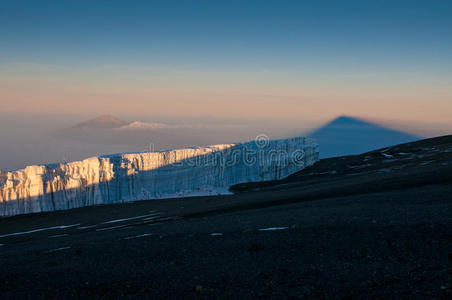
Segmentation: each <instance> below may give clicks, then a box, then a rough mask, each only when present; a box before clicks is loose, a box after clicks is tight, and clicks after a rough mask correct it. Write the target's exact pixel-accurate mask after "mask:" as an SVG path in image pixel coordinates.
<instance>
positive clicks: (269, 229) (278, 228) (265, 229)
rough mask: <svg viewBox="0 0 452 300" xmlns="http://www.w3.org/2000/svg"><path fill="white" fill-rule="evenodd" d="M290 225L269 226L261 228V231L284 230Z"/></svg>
mask: <svg viewBox="0 0 452 300" xmlns="http://www.w3.org/2000/svg"><path fill="white" fill-rule="evenodd" d="M287 228H289V227H268V228H261V229H259V231H274V230H284V229H287Z"/></svg>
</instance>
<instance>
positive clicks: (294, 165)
mask: <svg viewBox="0 0 452 300" xmlns="http://www.w3.org/2000/svg"><path fill="white" fill-rule="evenodd" d="M318 157H319V150H318V145H317V144H316V143H315V142H314V141H313V140H311V139H308V138H303V137H295V138H290V139H282V140H265V139H264V140H256V141H252V142H248V143H240V144H224V145H214V146H209V147H199V148H185V149H179V150H169V151H161V152H143V153H123V154H114V155H108V156H100V157H92V158H88V159H85V160H82V161H76V162H69V163H59V164H52V165H33V166H27V167H25V168H24V169H20V170H15V171H0V216H12V215H17V214H25V213H34V212H44V211H53V210H63V209H71V208H76V207H83V206H89V205H97V204H108V203H118V202H127V201H134V200H145V199H158V198H171V197H184V196H195V195H212V194H225V193H228V188H229V187H230V186H231V185H234V184H238V183H243V182H251V181H264V180H274V179H281V178H284V177H286V176H288V175H290V174H292V173H294V172H297V171H299V170H301V169H303V168H304V167H306V166H309V165H312V164H313V163H315V162H316V161H317V160H318Z"/></svg>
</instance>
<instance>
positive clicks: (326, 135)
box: [308, 116, 419, 158]
mask: <svg viewBox="0 0 452 300" xmlns="http://www.w3.org/2000/svg"><path fill="white" fill-rule="evenodd" d="M308 136H309V137H312V138H315V139H316V140H317V142H318V143H319V146H320V157H321V158H327V157H335V156H343V155H354V154H361V153H364V152H367V151H371V150H375V149H378V148H383V147H388V146H393V145H397V144H401V143H407V142H412V141H415V140H418V139H419V137H417V136H414V135H411V134H409V133H405V132H401V131H397V130H393V129H390V128H385V127H383V126H380V125H378V124H374V123H370V122H367V121H364V120H361V119H359V118H353V117H349V116H340V117H338V118H336V119H334V120H332V121H330V122H328V123H327V124H325V125H324V126H322V127H320V128H319V129H317V130H315V131H313V132H311V133H309V134H308Z"/></svg>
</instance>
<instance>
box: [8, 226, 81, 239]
mask: <svg viewBox="0 0 452 300" xmlns="http://www.w3.org/2000/svg"><path fill="white" fill-rule="evenodd" d="M78 225H80V224H73V225H60V226H53V227H46V228H39V229H33V230H30V231H21V232H14V233H8V234H4V235H0V238H3V237H8V236H16V235H24V234H30V233H35V232H40V231H46V230H56V229H66V228H71V227H75V226H78Z"/></svg>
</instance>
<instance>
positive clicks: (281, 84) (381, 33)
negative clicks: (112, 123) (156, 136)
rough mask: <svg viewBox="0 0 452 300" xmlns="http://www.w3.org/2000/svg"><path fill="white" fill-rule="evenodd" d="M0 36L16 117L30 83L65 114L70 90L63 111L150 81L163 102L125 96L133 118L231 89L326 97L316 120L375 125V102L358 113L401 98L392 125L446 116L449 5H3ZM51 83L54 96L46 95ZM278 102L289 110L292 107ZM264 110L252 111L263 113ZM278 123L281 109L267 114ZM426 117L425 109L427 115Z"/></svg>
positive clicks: (1, 71)
mask: <svg viewBox="0 0 452 300" xmlns="http://www.w3.org/2000/svg"><path fill="white" fill-rule="evenodd" d="M0 37H1V39H0V43H1V44H0V79H2V80H3V81H4V82H6V83H5V84H4V85H3V87H4V88H5V86H6V88H8V90H7V91H6V92H5V93H4V95H16V96H14V99H13V98H11V97H12V96H11V97H9V96H3V97H9V98H8V99H6V98H5V103H6V108H4V109H3V111H8V110H13V111H20V110H21V109H27V108H28V107H29V105H28V104H27V103H28V102H27V101H28V100H26V99H25V98H27V97H29V96H27V95H26V94H23V95H22V94H21V95H22V96H20V95H19V96H17V94H18V93H19V92H20V93H22V92H23V90H24V89H28V90H31V89H33V88H34V87H33V84H36V85H38V83H39V85H40V86H41V89H42V88H43V87H45V86H46V84H48V85H49V87H48V89H47V91H46V93H47V95H48V99H47V98H45V97H44V96H42V97H40V98H39V99H40V100H39V101H42V102H43V103H44V105H43V107H44V108H46V107H47V108H48V107H54V105H52V103H54V101H56V100H55V99H60V100H58V101H61V102H62V103H64V105H62V107H61V108H58V106H57V107H56V108H55V110H56V112H58V109H61V110H62V111H63V110H64V109H65V108H66V107H69V108H70V109H72V110H75V108H71V106H70V105H69V106H68V105H66V103H65V100H64V99H66V98H65V97H66V96H67V93H69V92H68V91H69V90H71V88H72V89H75V90H76V92H73V93H72V94H71V95H70V97H69V96H68V97H67V99H69V98H70V100H67V102H71V103H74V101H76V100H75V99H77V97H76V95H78V96H80V97H84V98H87V97H91V96H90V95H92V94H93V93H102V92H103V91H104V90H105V89H107V88H108V87H107V86H106V85H105V82H106V81H108V86H112V85H113V86H118V85H120V86H123V88H124V90H127V89H128V90H129V91H130V90H134V91H135V93H132V94H130V95H128V98H129V101H131V102H132V103H133V101H135V100H134V99H133V97H135V96H136V95H137V94H138V93H139V91H140V90H144V89H145V88H146V87H148V86H149V84H150V83H151V84H156V85H157V86H158V87H159V88H160V90H158V93H157V94H159V95H162V98H161V99H164V100H161V99H158V98H156V95H155V93H154V92H155V91H149V89H147V90H146V93H149V94H146V93H145V92H144V93H143V94H142V95H148V97H147V98H146V99H147V100H146V99H144V98H143V99H141V100H136V101H137V105H136V106H137V110H139V111H140V112H141V111H142V107H143V106H142V104H143V103H145V102H146V101H147V102H146V103H149V104H152V105H156V107H159V109H160V110H161V112H162V111H164V110H165V109H169V108H166V107H165V106H162V103H160V102H162V101H168V99H175V101H176V102H178V101H179V102H184V101H185V102H186V101H190V100H187V99H185V98H178V97H179V96H178V95H180V94H182V91H187V90H190V91H194V92H193V93H194V94H193V95H192V96H193V97H192V98H196V97H197V99H207V98H208V99H211V97H212V96H211V95H210V94H209V96H206V93H214V92H215V93H220V94H222V96H221V97H220V98H221V99H220V98H219V99H220V100H218V101H219V102H228V100H227V94H228V93H230V92H231V91H234V93H235V94H238V93H241V95H242V96H241V97H239V96H235V98H234V97H233V98H231V100H230V102H231V103H243V102H244V101H245V102H246V101H247V99H248V98H246V97H247V95H248V94H253V95H258V94H265V95H267V96H268V97H270V96H275V98H274V103H273V105H276V103H285V102H284V101H285V100H284V99H285V98H284V97H299V98H300V99H316V103H317V104H316V105H317V106H319V104H318V103H323V102H324V103H325V104H324V105H330V102H331V101H333V100H331V99H333V98H335V99H337V100H336V101H335V102H334V105H336V107H335V109H334V110H331V109H330V110H328V113H325V114H322V113H320V112H317V115H318V116H319V118H327V117H332V115H333V114H336V113H337V114H338V115H340V114H344V113H350V114H358V115H365V116H369V117H384V116H382V114H383V112H384V111H385V109H384V107H383V106H382V107H377V108H376V113H375V114H370V113H369V110H371V109H373V108H374V106H375V105H374V101H377V102H379V103H382V105H383V104H385V103H387V102H390V103H392V102H394V101H396V102H397V101H399V100H398V99H401V100H400V101H401V102H400V103H398V105H399V107H402V106H403V105H405V104H406V101H408V100H407V99H410V97H411V96H413V97H412V98H413V99H414V100H413V101H414V103H415V104H413V105H418V106H417V107H414V108H413V112H412V113H411V112H408V113H407V112H401V114H402V115H401V118H402V119H407V120H408V119H410V118H409V114H411V115H413V116H414V117H417V116H419V115H421V112H422V110H423V107H427V106H428V105H430V103H436V107H438V110H439V112H438V113H439V114H440V119H441V120H443V119H444V120H446V118H445V115H444V112H452V108H451V107H452V103H451V102H452V100H451V98H450V97H451V96H452V91H451V90H450V89H449V88H448V86H449V85H450V83H451V82H452V73H451V70H452V68H451V67H452V55H451V53H452V1H309V2H308V1H20V0H19V1H18V0H14V1H6V0H3V1H2V2H1V3H0ZM36 66H39V67H36ZM43 66H44V67H43ZM106 66H108V67H109V68H110V69H108V68H107V69H108V70H105V68H106ZM112 66H113V67H116V69H115V70H113V71H112V70H111V67H112ZM149 69H151V70H152V71H149ZM43 70H44V71H43ZM119 73H121V75H119ZM124 73H127V74H126V75H124ZM33 76H35V77H33ZM125 77H126V78H125ZM43 78H51V79H49V80H48V81H47V82H41V80H43ZM52 78H53V79H52ZM74 78H75V79H74ZM87 78H89V82H87ZM56 82H58V84H59V85H61V86H64V87H65V88H64V91H61V90H55V91H53V90H52V87H51V85H52V84H55V83H56ZM96 82H97V83H98V84H97V85H96ZM140 82H141V86H139V83H140ZM157 83H158V84H157ZM1 87H2V86H0V88H1ZM163 87H165V88H167V90H170V91H167V90H165V91H164V89H163ZM213 87H215V88H213ZM386 87H388V88H387V90H385V88H386ZM413 87H415V88H416V89H418V90H416V91H414V92H413V91H411V90H410V89H412V88H413ZM18 89H19V90H20V91H18ZM325 89H327V90H329V91H330V93H329V94H324V90H325ZM178 90H179V91H181V92H180V93H179V94H177V93H175V91H178ZM356 90H362V93H363V95H364V94H366V95H368V94H370V93H372V95H375V97H373V98H372V97H367V96H366V97H363V96H362V95H361V94H359V93H358V94H357V93H356ZM438 91H439V92H438ZM41 92H42V91H41ZM52 92H53V93H54V94H53V95H52ZM63 92H65V93H66V94H64V93H63ZM77 93H78V94H77ZM83 93H86V95H85V94H83ZM196 93H199V95H198V96H197V95H196ZM412 93H413V95H412ZM118 95H119V94H118ZM184 95H185V94H184ZM21 97H22V98H23V99H22V98H21ZM101 98H102V97H101V96H99V99H98V101H99V102H100V103H105V101H106V100H102V99H101ZM192 98H190V99H192ZM327 98H328V99H327ZM46 99H47V100H46ZM61 99H62V100H61ZM96 99H97V98H96ZM350 99H351V100H350ZM91 100H92V99H91ZM91 100H90V101H91ZM46 101H48V103H49V105H47V106H46V105H45V103H46ZM159 101H160V102H159ZM206 101H207V100H206ZM266 101H267V102H269V103H270V102H271V100H266ZM300 101H301V102H302V104H303V105H305V104H306V103H307V102H306V101H307V100H300ZM303 101H304V102H303ZM322 101H323V102H322ZM329 101H330V102H329ZM344 101H345V102H344ZM350 101H351V102H350ZM362 101H365V102H366V103H367V106H363V105H361V104H359V103H361V102H362ZM404 101H405V102H404ZM267 102H266V103H267ZM18 103H19V104H18ZM21 103H22V104H21ZM202 103H203V102H202V101H201V100H200V101H198V102H196V101H195V102H194V106H195V107H197V106H199V105H200V106H203V104H202ZM331 103H333V102H331ZM344 103H345V104H344ZM354 103H356V106H357V107H358V109H355V108H354ZM252 105H254V103H250V104H249V106H250V107H252ZM266 105H267V104H266ZM284 105H286V106H288V112H290V111H293V107H291V105H295V104H294V103H293V102H288V103H286V104H284ZM419 105H420V106H419ZM63 106H64V107H63ZM207 106H208V105H207ZM314 106H315V105H314ZM113 107H114V109H113V111H112V113H117V112H118V111H121V109H120V106H119V104H118V105H115V106H113ZM219 107H221V106H219ZM272 107H273V106H272V105H270V104H268V105H267V107H266V109H262V111H260V110H257V111H254V112H252V113H254V114H256V115H257V116H260V115H262V116H263V117H271V113H270V112H271V111H272V109H273V108H272ZM264 108H265V107H264ZM316 109H320V108H315V107H314V108H313V110H314V111H316ZM449 109H450V110H449ZM194 110H197V109H194ZM214 110H215V106H214V105H213V106H211V107H210V108H208V109H207V110H205V111H204V110H203V109H200V111H201V112H200V113H201V114H207V115H210V116H211V115H214V114H215V112H214ZM127 113H133V110H130V111H127ZM178 113H179V114H183V111H180V112H178ZM227 113H228V114H231V113H232V112H230V111H227ZM247 113H248V114H250V113H251V112H247ZM441 113H443V114H441ZM283 116H284V111H279V112H278V113H277V114H275V117H278V118H280V117H283ZM435 116H438V115H437V114H435V111H431V112H430V114H427V118H429V119H432V120H434V119H435ZM237 117H241V115H237ZM291 117H295V116H291ZM387 117H388V118H390V119H395V118H398V115H397V114H394V113H392V114H389V115H388V116H387Z"/></svg>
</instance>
